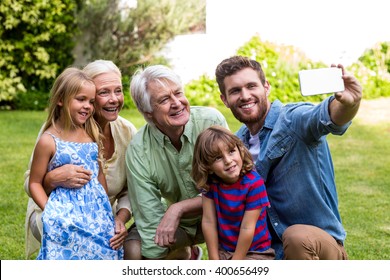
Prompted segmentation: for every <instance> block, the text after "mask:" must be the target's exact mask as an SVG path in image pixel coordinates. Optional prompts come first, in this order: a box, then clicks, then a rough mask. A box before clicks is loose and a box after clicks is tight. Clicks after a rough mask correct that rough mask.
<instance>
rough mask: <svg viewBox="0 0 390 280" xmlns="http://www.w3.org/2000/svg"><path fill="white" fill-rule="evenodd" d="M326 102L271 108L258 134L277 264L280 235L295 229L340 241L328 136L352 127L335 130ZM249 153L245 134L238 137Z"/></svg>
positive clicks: (341, 233)
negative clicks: (311, 230) (309, 228)
mask: <svg viewBox="0 0 390 280" xmlns="http://www.w3.org/2000/svg"><path fill="white" fill-rule="evenodd" d="M333 99H334V97H333V96H332V97H329V98H327V99H326V100H324V101H323V102H321V103H320V104H318V105H313V104H310V103H303V102H301V103H291V104H288V105H283V104H282V103H281V102H280V101H278V100H276V101H274V102H273V103H272V105H271V108H270V111H269V112H268V114H267V117H266V119H265V123H264V125H263V127H262V129H261V130H260V132H259V139H260V153H259V156H258V158H257V160H256V161H255V164H256V169H257V171H258V172H259V173H260V175H261V176H262V177H263V178H264V180H265V185H266V188H267V193H268V197H269V200H270V202H271V206H269V208H268V209H267V212H268V218H269V222H270V226H269V228H270V231H271V234H272V238H273V239H272V247H273V248H274V249H275V252H276V259H282V258H283V246H282V242H281V238H282V234H283V232H284V231H285V229H286V228H287V227H288V226H291V225H293V224H308V225H314V226H317V227H319V228H322V229H324V230H325V231H326V232H328V233H329V234H330V235H331V236H333V237H334V238H335V239H336V240H338V241H341V242H344V239H345V236H346V232H345V230H344V228H343V226H342V224H341V218H340V214H339V211H338V199H337V192H336V185H335V180H334V169H333V163H332V158H331V154H330V150H329V146H328V143H327V141H326V135H327V134H329V133H332V134H336V135H342V134H343V133H344V132H345V131H346V130H347V128H348V127H349V125H350V123H347V124H346V125H344V126H337V125H335V124H334V123H333V122H332V121H331V119H330V116H329V109H328V108H329V104H330V102H331V101H332V100H333ZM237 136H238V137H239V138H240V139H241V140H243V142H244V144H245V145H246V147H248V148H249V137H250V134H249V130H248V128H247V127H246V126H245V125H243V126H242V127H241V128H240V129H239V131H238V132H237Z"/></svg>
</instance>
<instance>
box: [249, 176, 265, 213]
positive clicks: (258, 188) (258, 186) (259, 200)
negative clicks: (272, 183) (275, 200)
mask: <svg viewBox="0 0 390 280" xmlns="http://www.w3.org/2000/svg"><path fill="white" fill-rule="evenodd" d="M257 178H258V179H257V180H255V181H254V182H253V183H252V184H251V185H250V186H249V191H248V194H247V199H246V207H245V210H254V209H259V208H264V207H267V206H268V205H270V203H269V200H268V196H267V191H266V188H265V185H264V180H263V179H262V178H261V177H260V176H258V177H257Z"/></svg>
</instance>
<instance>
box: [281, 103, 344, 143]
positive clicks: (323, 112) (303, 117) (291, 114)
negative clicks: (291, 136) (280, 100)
mask: <svg viewBox="0 0 390 280" xmlns="http://www.w3.org/2000/svg"><path fill="white" fill-rule="evenodd" d="M333 99H334V96H331V97H329V98H327V99H325V100H324V101H322V102H321V103H319V104H317V105H313V104H310V103H300V104H299V105H296V104H295V105H294V104H291V105H286V108H287V110H286V111H285V114H284V116H283V117H284V121H285V124H286V126H288V127H289V128H290V129H292V130H293V131H294V132H295V134H296V135H297V136H298V137H300V138H301V139H303V140H304V141H305V142H313V141H319V140H320V138H321V137H322V136H324V135H327V134H329V133H331V134H335V135H342V134H344V132H345V131H346V130H347V129H348V127H349V126H350V124H351V122H348V123H346V124H345V125H342V126H338V125H336V124H334V123H333V122H332V120H331V118H330V114H329V104H330V102H332V100H333Z"/></svg>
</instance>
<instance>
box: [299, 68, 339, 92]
mask: <svg viewBox="0 0 390 280" xmlns="http://www.w3.org/2000/svg"><path fill="white" fill-rule="evenodd" d="M298 76H299V85H300V88H301V94H302V95H303V96H309V95H316V94H324V93H335V92H339V91H343V90H344V80H343V79H342V71H341V68H337V67H330V68H318V69H310V70H301V71H299V72H298Z"/></svg>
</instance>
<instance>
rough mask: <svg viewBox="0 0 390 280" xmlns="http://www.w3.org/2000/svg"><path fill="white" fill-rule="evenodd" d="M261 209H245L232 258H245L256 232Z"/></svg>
mask: <svg viewBox="0 0 390 280" xmlns="http://www.w3.org/2000/svg"><path fill="white" fill-rule="evenodd" d="M260 211H261V209H254V210H249V211H245V213H244V218H243V219H242V223H241V227H240V234H239V236H238V242H237V247H236V250H235V252H234V254H233V257H232V260H243V259H245V256H246V255H247V253H248V250H249V248H250V246H251V244H252V241H253V236H254V234H255V229H256V222H257V220H258V218H259V215H260Z"/></svg>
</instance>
